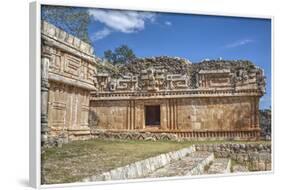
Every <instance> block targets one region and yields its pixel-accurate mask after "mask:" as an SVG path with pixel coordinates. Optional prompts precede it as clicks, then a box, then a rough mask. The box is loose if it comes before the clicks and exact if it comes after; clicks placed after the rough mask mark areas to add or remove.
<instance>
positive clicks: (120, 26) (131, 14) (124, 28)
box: [89, 9, 156, 33]
mask: <svg viewBox="0 0 281 190" xmlns="http://www.w3.org/2000/svg"><path fill="white" fill-rule="evenodd" d="M89 13H90V15H91V16H93V18H94V20H96V21H99V22H101V23H103V24H105V25H106V26H107V27H109V28H111V29H113V30H115V31H119V32H124V33H133V32H138V31H140V30H143V29H144V28H145V22H146V21H148V22H154V20H155V17H156V14H155V13H149V12H137V11H119V10H101V9H91V10H89Z"/></svg>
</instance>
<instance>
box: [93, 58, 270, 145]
mask: <svg viewBox="0 0 281 190" xmlns="http://www.w3.org/2000/svg"><path fill="white" fill-rule="evenodd" d="M144 60H145V59H142V60H135V61H134V62H133V63H130V64H127V65H124V66H122V67H126V68H119V69H120V71H122V70H123V71H124V70H125V71H126V72H125V73H126V74H124V73H121V74H120V76H119V77H117V78H116V77H115V78H112V76H110V75H105V74H103V75H102V76H100V75H96V76H95V77H96V78H97V80H98V81H101V80H102V81H103V83H102V84H103V88H102V89H101V90H100V91H97V92H92V93H91V104H90V115H93V116H94V117H90V118H91V119H92V120H94V121H92V122H91V126H92V127H93V129H96V130H100V129H102V130H105V131H108V132H110V133H120V132H124V133H126V132H129V131H137V132H143V133H145V132H150V133H157V134H160V133H169V134H176V135H177V136H178V137H182V138H187V139H193V140H200V139H213V140H217V139H229V140H231V139H258V138H259V136H260V127H259V98H260V97H261V96H262V95H263V94H264V86H265V83H264V76H263V71H262V70H261V69H260V68H258V67H256V66H255V65H253V64H252V63H250V62H247V61H221V60H216V61H213V62H210V61H208V62H201V63H197V64H191V63H190V62H188V61H183V60H182V59H179V58H174V59H173V58H169V57H156V58H152V59H151V58H148V62H149V65H147V62H146V61H144ZM138 61H141V62H142V63H141V64H143V65H145V67H146V68H145V69H143V68H142V67H141V66H140V65H138V64H139V62H138ZM171 61H174V62H173V63H170V65H169V62H171ZM161 64H162V65H164V66H162V67H161ZM134 67H135V68H137V69H133V70H132V69H131V68H134ZM174 68H180V71H179V70H177V69H174ZM101 77H102V79H100V78H101ZM151 107H153V108H151ZM150 109H153V110H154V112H156V113H154V112H151V111H150ZM147 112H149V114H147ZM157 118H159V119H157Z"/></svg>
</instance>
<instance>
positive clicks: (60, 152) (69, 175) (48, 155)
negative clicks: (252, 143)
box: [42, 140, 245, 184]
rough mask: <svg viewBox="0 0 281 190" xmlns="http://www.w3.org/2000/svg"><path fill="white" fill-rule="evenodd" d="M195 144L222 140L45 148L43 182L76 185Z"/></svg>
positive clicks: (91, 142)
mask: <svg viewBox="0 0 281 190" xmlns="http://www.w3.org/2000/svg"><path fill="white" fill-rule="evenodd" d="M219 142H220V143H222V142H221V141H219ZM195 143H197V144H198V143H204V144H206V143H218V141H209V142H206V141H203V142H191V141H183V142H173V141H156V142H151V141H121V140H119V141H110V140H87V141H74V142H71V143H69V144H65V145H63V147H61V148H57V147H55V148H49V149H42V173H43V179H42V183H43V184H54V183H70V182H76V181H79V180H82V179H83V178H85V177H89V176H92V175H97V174H101V173H103V172H105V171H109V170H111V169H114V168H117V167H120V166H125V165H127V164H130V163H132V162H136V161H139V160H143V159H145V158H148V157H151V156H156V155H158V154H161V153H166V152H170V151H175V150H179V149H181V148H185V147H188V146H190V145H192V144H195ZM235 143H237V142H235ZM243 143H245V142H243Z"/></svg>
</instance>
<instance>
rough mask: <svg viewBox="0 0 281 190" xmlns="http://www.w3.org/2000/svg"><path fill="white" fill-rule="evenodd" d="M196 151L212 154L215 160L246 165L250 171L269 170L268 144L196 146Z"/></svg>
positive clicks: (269, 151) (269, 154)
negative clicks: (225, 160)
mask: <svg viewBox="0 0 281 190" xmlns="http://www.w3.org/2000/svg"><path fill="white" fill-rule="evenodd" d="M195 148H196V150H197V151H209V152H214V154H215V157H217V158H230V159H232V160H234V161H236V162H237V163H239V164H246V165H247V166H248V169H249V170H250V171H270V170H271V145H270V144H235V143H226V144H197V145H195Z"/></svg>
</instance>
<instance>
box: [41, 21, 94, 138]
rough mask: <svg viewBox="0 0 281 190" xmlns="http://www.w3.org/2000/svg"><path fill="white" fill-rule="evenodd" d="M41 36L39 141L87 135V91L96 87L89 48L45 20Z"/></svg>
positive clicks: (88, 93) (92, 59) (91, 54)
mask: <svg viewBox="0 0 281 190" xmlns="http://www.w3.org/2000/svg"><path fill="white" fill-rule="evenodd" d="M41 39H42V41H41V42H42V51H41V52H42V53H41V54H42V62H41V65H42V90H41V91H42V95H41V97H42V101H41V102H42V108H41V109H42V118H41V120H42V130H41V131H42V135H43V137H44V140H43V138H42V140H43V141H47V140H50V141H51V140H52V139H57V138H58V137H60V139H63V140H64V141H68V140H69V139H70V140H71V139H76V138H81V137H88V136H90V130H89V122H88V120H89V118H88V115H89V99H90V92H91V91H95V90H96V87H95V85H94V78H93V76H94V74H95V73H96V67H95V65H96V59H95V57H94V56H93V52H92V51H93V50H92V47H91V46H90V45H89V44H86V43H85V42H83V41H81V40H79V39H77V38H75V37H73V36H71V35H69V34H67V33H66V32H64V31H62V30H60V29H58V28H56V27H54V26H53V25H51V24H49V23H47V22H42V28H41ZM43 143H44V142H43Z"/></svg>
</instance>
